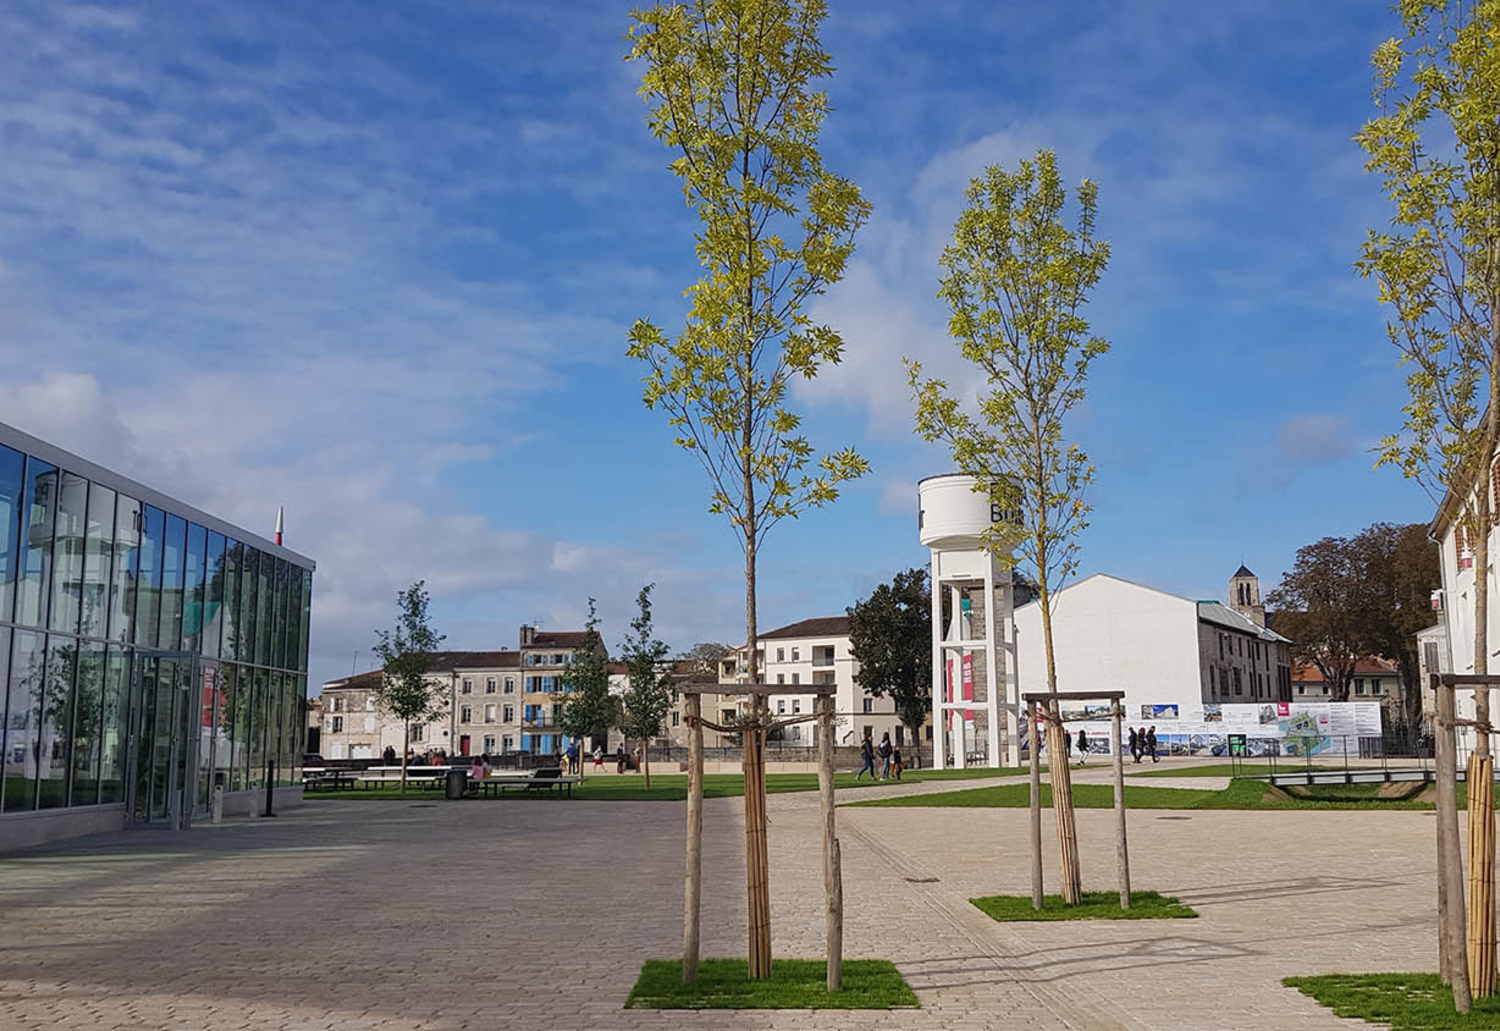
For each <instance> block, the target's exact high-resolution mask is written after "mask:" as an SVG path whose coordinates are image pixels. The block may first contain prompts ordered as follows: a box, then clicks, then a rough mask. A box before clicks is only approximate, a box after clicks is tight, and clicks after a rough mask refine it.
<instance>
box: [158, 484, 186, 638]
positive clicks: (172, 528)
mask: <svg viewBox="0 0 1500 1031" xmlns="http://www.w3.org/2000/svg"><path fill="white" fill-rule="evenodd" d="M186 551H187V520H185V519H183V518H182V516H175V515H170V514H169V515H167V517H166V523H165V531H164V532H163V535H162V549H161V629H160V630H158V631H157V646H158V647H160V648H161V649H162V650H164V651H176V650H177V649H179V648H181V647H182V577H183V572H184V567H185V566H186V565H187V556H186V554H185V552H186Z"/></svg>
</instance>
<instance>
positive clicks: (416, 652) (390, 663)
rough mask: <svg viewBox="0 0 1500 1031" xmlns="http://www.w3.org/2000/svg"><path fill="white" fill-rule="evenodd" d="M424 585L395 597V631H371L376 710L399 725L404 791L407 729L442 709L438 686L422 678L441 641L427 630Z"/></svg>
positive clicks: (420, 583)
mask: <svg viewBox="0 0 1500 1031" xmlns="http://www.w3.org/2000/svg"><path fill="white" fill-rule="evenodd" d="M429 601H430V599H429V598H428V595H427V583H426V581H425V580H418V581H417V582H416V583H414V584H412V585H411V586H410V587H408V588H407V589H406V590H404V591H401V592H399V593H398V594H397V595H396V626H395V628H394V629H391V630H377V631H375V654H376V655H378V656H380V665H381V677H380V682H379V684H378V685H377V686H376V688H375V697H376V700H377V702H378V703H379V705H380V707H381V708H382V709H384V710H385V711H386V712H389V713H390V714H391V715H393V716H395V717H396V718H397V719H399V720H400V721H401V724H402V727H403V728H404V740H403V742H402V747H401V786H402V788H403V789H404V788H405V787H406V752H407V750H408V749H409V748H410V747H411V725H412V724H413V723H425V722H427V721H428V720H433V719H437V718H438V717H439V716H441V715H442V714H443V713H444V712H445V711H447V707H448V694H447V691H446V690H445V689H444V688H443V685H442V684H440V683H436V682H434V681H432V680H430V679H429V678H428V674H429V673H430V672H431V670H432V664H433V658H434V656H433V653H434V652H436V651H437V648H438V645H440V644H442V643H443V635H442V634H439V633H438V632H437V631H435V630H434V629H433V628H432V622H431V620H430V618H429V616H428V613H427V608H428V604H429Z"/></svg>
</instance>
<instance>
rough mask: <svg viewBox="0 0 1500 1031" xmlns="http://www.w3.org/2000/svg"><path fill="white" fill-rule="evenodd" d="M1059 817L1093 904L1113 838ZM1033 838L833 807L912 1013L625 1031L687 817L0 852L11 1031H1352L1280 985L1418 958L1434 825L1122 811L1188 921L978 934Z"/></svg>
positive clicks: (232, 833)
mask: <svg viewBox="0 0 1500 1031" xmlns="http://www.w3.org/2000/svg"><path fill="white" fill-rule="evenodd" d="M955 786H959V785H955V784H953V783H945V784H938V785H931V784H922V785H902V786H899V787H896V786H893V787H890V788H884V787H883V788H864V789H860V790H858V791H846V792H842V793H841V799H842V800H846V801H853V800H857V799H869V798H872V797H877V793H881V794H883V793H897V792H899V793H908V792H913V791H923V792H925V791H931V790H949V789H952V788H953V787H955ZM769 804H770V819H771V842H772V853H771V867H772V868H771V874H772V891H773V903H772V917H773V922H774V926H775V935H776V938H775V948H776V950H777V952H778V954H781V955H801V956H819V955H820V954H821V949H822V934H823V920H822V915H821V914H822V911H821V902H822V887H821V875H820V872H819V868H820V849H819V837H818V834H819V831H818V822H817V803H816V795H815V794H814V793H802V794H783V795H773V796H771V798H770V803H769ZM741 813H742V802H741V801H740V800H739V799H711V800H709V801H708V802H707V803H706V819H705V869H706V870H707V871H708V872H709V873H708V877H707V884H706V886H705V894H704V949H703V952H704V955H709V956H712V955H739V954H741V953H742V952H743V948H744V927H745V908H744V879H743V877H744V875H743V870H744V854H743V853H744V850H743V839H742V826H743V824H742V820H741ZM1078 818H1079V832H1080V837H1081V841H1082V847H1083V856H1084V879H1085V887H1087V888H1111V887H1113V884H1114V862H1113V846H1112V844H1111V837H1110V835H1111V831H1112V824H1111V820H1112V819H1113V814H1112V813H1110V812H1109V811H1107V810H1105V811H1094V810H1080V811H1079V813H1078ZM1026 819H1027V814H1026V811H1025V810H975V809H921V808H899V809H881V808H874V809H848V808H844V809H841V810H840V811H839V827H840V836H841V838H842V840H843V844H844V855H845V873H844V881H845V886H846V888H845V890H846V893H847V919H846V924H847V926H846V932H845V941H846V943H847V948H848V954H849V955H850V956H851V957H858V956H884V957H889V958H891V959H893V960H895V961H896V963H897V964H898V966H899V967H900V968H901V970H902V972H903V973H904V974H905V975H906V977H907V979H908V980H909V981H910V982H911V984H912V986H913V987H914V988H915V989H916V990H917V992H918V994H919V996H920V997H921V999H922V1003H923V1007H924V1008H923V1009H922V1010H921V1011H918V1012H915V1013H913V1012H911V1011H904V1012H899V1013H860V1014H858V1015H850V1014H844V1013H833V1012H823V1013H808V1012H802V1011H785V1012H776V1013H771V1012H741V1013H728V1012H722V1011H720V1012H705V1013H693V1012H686V1013H684V1012H665V1013H657V1012H651V1011H638V1010H622V1009H621V1008H620V1004H621V1002H622V1000H623V999H624V997H625V995H626V993H627V992H628V990H629V988H630V985H631V984H632V983H633V981H634V979H635V976H636V974H637V972H638V971H639V967H640V961H641V960H642V959H644V958H647V957H669V956H675V955H678V954H680V949H681V891H682V834H683V806H682V805H681V804H680V803H675V804H674V803H661V802H586V801H583V800H571V801H570V800H566V799H561V798H558V799H532V800H522V799H515V800H509V801H507V802H488V803H446V802H442V801H440V800H436V799H431V798H425V799H416V800H413V802H410V803H406V802H393V803H387V802H316V803H312V804H309V805H307V806H305V807H303V808H301V809H298V810H295V811H288V812H286V813H285V814H284V815H283V816H282V817H281V818H279V819H277V820H263V821H254V822H239V823H232V824H225V825H224V826H221V827H201V828H197V829H194V830H193V831H191V832H188V833H186V834H182V835H173V834H170V833H168V832H145V833H137V834H134V835H128V836H127V835H117V836H110V837H107V838H95V839H90V840H88V841H86V842H84V843H76V844H73V845H70V846H66V847H58V848H53V849H48V850H45V851H34V852H28V853H21V854H16V855H12V856H9V857H0V1028H5V1029H6V1031H11V1029H16V1031H20V1029H38V1031H40V1029H47V1031H54V1029H57V1031H66V1029H72V1028H78V1029H83V1028H88V1029H101V1031H102V1029H113V1028H132V1029H143V1031H144V1029H150V1031H202V1029H214V1031H218V1029H229V1028H235V1029H241V1028H243V1029H251V1031H310V1029H324V1031H339V1029H350V1031H353V1029H367V1028H403V1029H424V1031H428V1029H430V1031H456V1029H466V1028H472V1029H509V1028H515V1029H522V1028H525V1029H548V1028H567V1029H570V1031H586V1029H596V1028H659V1029H672V1031H680V1029H683V1028H705V1029H707V1028H777V1029H800V1028H815V1027H816V1028H844V1027H853V1026H858V1027H860V1028H861V1029H863V1028H896V1027H901V1028H940V1029H955V1031H957V1029H981V1028H1048V1029H1051V1028H1076V1029H1091V1031H1092V1029H1113V1028H1129V1029H1145V1028H1167V1027H1171V1028H1205V1029H1206V1028H1226V1027H1234V1028H1239V1029H1261V1028H1263V1029H1278V1031H1279V1029H1286V1028H1338V1027H1345V1026H1349V1025H1346V1024H1345V1022H1343V1021H1339V1020H1337V1019H1336V1018H1334V1017H1333V1016H1331V1015H1330V1014H1329V1013H1328V1011H1326V1010H1323V1009H1321V1008H1320V1007H1318V1006H1316V1005H1314V1004H1313V1003H1312V1002H1311V1001H1310V1000H1308V999H1305V998H1304V997H1302V996H1301V995H1299V994H1297V993H1295V992H1292V991H1289V990H1287V989H1283V988H1281V987H1280V986H1279V980H1280V978H1281V977H1282V976H1284V975H1286V974H1289V973H1296V972H1302V971H1313V972H1316V971H1334V970H1403V969H1423V968H1430V967H1431V966H1432V965H1433V963H1434V955H1433V953H1434V944H1433V943H1434V939H1435V932H1434V920H1433V899H1432V895H1433V892H1432V889H1431V887H1430V886H1431V884H1432V876H1433V872H1432V865H1433V859H1432V852H1433V849H1432V833H1433V830H1432V817H1431V816H1430V815H1427V814H1423V813H1413V812H1403V813H1359V812H1347V813H1344V812H1316V813H1315V812H1307V813H1300V812H1292V813H1235V812H1201V813H1200V812H1193V813H1168V812H1134V811H1133V812H1132V813H1131V835H1132V837H1131V853H1132V864H1133V870H1134V874H1135V886H1136V887H1138V888H1156V889H1159V890H1163V891H1170V892H1173V893H1176V894H1179V895H1181V896H1182V897H1183V898H1184V899H1185V901H1187V902H1189V903H1191V904H1192V905H1194V906H1195V907H1197V908H1198V910H1199V912H1200V913H1202V917H1201V918H1200V919H1198V920H1193V921H1143V922H1087V923H1056V924H1011V925H1002V924H996V923H994V922H993V921H991V920H989V919H988V918H986V917H985V916H983V915H982V914H980V913H979V912H978V911H977V910H975V909H974V908H973V907H972V906H971V905H969V904H968V902H967V900H968V898H969V897H971V896H973V895H979V894H993V893H998V892H1009V893H1024V892H1026V891H1027V890H1028V865H1027V857H1026V840H1027V831H1026ZM1047 845H1048V849H1049V851H1048V855H1047V867H1046V869H1047V874H1048V877H1049V879H1050V878H1051V877H1052V876H1053V871H1054V870H1055V858H1054V856H1053V854H1052V851H1051V848H1052V845H1053V841H1052V838H1051V825H1050V820H1049V823H1048V840H1047Z"/></svg>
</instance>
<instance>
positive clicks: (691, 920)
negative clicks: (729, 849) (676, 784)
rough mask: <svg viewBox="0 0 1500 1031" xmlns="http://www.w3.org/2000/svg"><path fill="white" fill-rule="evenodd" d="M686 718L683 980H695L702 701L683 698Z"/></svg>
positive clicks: (700, 859)
mask: <svg viewBox="0 0 1500 1031" xmlns="http://www.w3.org/2000/svg"><path fill="white" fill-rule="evenodd" d="M686 701H687V704H686V706H685V708H686V710H687V720H688V769H687V775H688V797H687V872H686V874H685V876H684V878H683V886H682V983H683V984H697V983H698V927H699V924H698V916H699V908H700V904H701V902H702V897H703V724H702V723H701V722H699V720H700V717H701V716H702V715H703V700H702V698H701V697H700V696H699V695H696V694H690V695H688V696H687V698H686Z"/></svg>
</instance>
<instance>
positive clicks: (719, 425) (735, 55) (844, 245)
mask: <svg viewBox="0 0 1500 1031" xmlns="http://www.w3.org/2000/svg"><path fill="white" fill-rule="evenodd" d="M826 14H827V4H826V3H825V2H824V0H684V2H680V3H664V4H657V5H656V6H654V7H651V8H650V9H648V10H644V11H637V12H636V13H634V14H633V15H632V16H631V18H632V21H633V24H632V25H631V27H630V32H629V39H630V44H631V48H630V54H629V58H630V59H631V60H635V61H640V62H642V63H643V65H644V73H643V75H642V77H641V89H640V92H641V94H642V96H643V97H645V98H646V99H647V101H648V102H649V103H650V105H651V111H650V114H649V116H648V124H649V126H650V129H651V132H652V134H653V135H655V136H656V138H657V139H659V140H660V141H661V142H662V143H663V144H664V145H665V146H666V147H667V148H668V149H669V150H671V151H672V152H673V153H674V154H676V155H677V156H676V157H675V159H674V160H673V161H672V164H671V168H672V172H673V174H674V175H676V176H677V177H678V179H679V180H680V181H681V183H682V191H683V195H684V197H685V198H686V200H687V202H688V204H689V205H690V206H692V207H693V208H694V209H695V210H696V212H697V214H698V219H699V222H700V229H699V231H698V233H696V234H695V237H694V250H695V252H696V254H697V256H698V260H699V262H700V264H701V265H702V266H703V271H704V274H703V276H702V278H700V279H699V280H698V281H697V282H696V283H694V284H693V286H692V287H691V288H689V290H688V296H689V298H690V299H691V306H690V308H689V310H688V313H687V322H686V325H685V326H684V328H683V330H682V332H681V333H680V334H678V335H677V336H675V337H673V336H670V335H668V334H667V333H666V332H664V331H663V330H662V329H661V328H659V327H658V326H657V325H655V324H654V323H652V322H651V321H650V320H648V319H640V320H638V321H637V322H636V323H635V324H634V325H633V326H632V327H631V330H630V352H629V353H630V355H631V356H632V357H634V358H636V359H638V360H639V361H641V362H644V363H645V365H646V376H645V383H646V389H645V402H646V405H647V406H648V407H650V408H653V409H654V408H658V407H660V408H661V409H663V410H664V411H665V412H666V413H667V416H668V422H669V423H670V425H671V426H672V427H673V428H674V429H675V430H676V431H677V437H676V442H677V443H678V444H679V445H680V446H682V447H684V448H686V449H688V450H690V451H691V452H693V454H694V455H696V456H697V457H698V461H699V462H700V463H701V464H702V466H703V469H704V471H705V472H706V473H707V474H708V478H709V484H710V498H711V500H710V504H709V510H710V511H711V512H715V513H720V514H723V515H726V516H728V517H729V521H730V525H731V526H732V527H733V529H734V533H735V536H736V537H737V538H738V540H739V542H740V547H741V549H742V551H743V552H744V558H745V647H746V648H747V649H748V654H749V662H748V668H747V670H746V673H747V678H748V679H749V680H751V681H755V680H756V679H757V674H758V670H757V668H756V667H757V662H756V647H757V645H758V643H759V642H758V637H759V634H758V627H757V622H756V568H757V567H756V563H757V559H758V557H759V555H760V549H761V546H762V545H763V543H764V542H765V539H766V535H767V534H768V533H769V532H770V530H771V529H772V528H773V527H774V526H776V524H777V523H779V522H781V521H782V520H783V519H787V518H789V517H796V516H798V515H799V514H800V513H802V512H804V511H806V510H808V509H812V508H819V507H821V506H823V505H827V504H828V503H830V502H832V501H833V500H834V499H836V498H837V497H838V493H839V485H840V484H841V483H843V482H844V481H846V480H850V479H854V478H856V477H859V476H862V475H864V473H865V472H866V471H867V470H868V468H869V465H868V463H867V462H866V461H865V460H864V459H863V458H862V457H860V456H859V455H858V454H857V453H856V452H855V451H854V450H853V449H852V448H846V449H845V450H842V451H838V452H834V453H831V454H827V455H824V456H823V457H822V458H820V459H816V460H815V459H814V457H813V449H812V446H811V445H810V444H809V443H808V441H807V438H806V437H804V436H802V434H801V433H800V432H799V427H800V425H801V418H800V417H799V416H798V415H797V414H795V413H794V412H793V411H792V410H791V408H790V407H789V405H788V400H787V390H788V386H789V384H790V383H791V381H792V379H793V378H794V377H801V378H802V379H812V378H813V377H815V376H816V375H817V374H818V370H819V369H820V368H821V367H822V366H823V365H824V364H833V363H837V362H838V361H839V359H840V358H841V357H842V355H843V350H844V342H843V339H842V338H841V337H840V336H839V334H838V332H837V331H836V330H835V329H834V328H833V327H831V326H828V325H820V324H818V323H815V322H814V321H813V320H812V319H811V318H809V317H808V316H807V315H806V314H804V313H803V307H804V305H806V304H807V303H808V302H809V301H810V300H811V299H812V298H814V297H816V296H817V295H819V294H821V293H823V291H824V290H826V289H827V287H828V286H829V284H831V283H835V282H837V281H838V280H839V279H840V278H841V277H842V276H843V273H844V267H845V264H846V263H847V262H848V260H849V255H850V254H851V253H852V252H853V250H854V235H855V233H856V232H857V231H858V229H859V227H860V226H862V225H863V224H864V222H865V220H866V219H868V218H869V214H870V205H869V204H868V203H867V202H866V201H865V199H864V198H863V197H862V196H861V195H860V192H859V187H858V186H856V185H855V183H854V182H853V180H850V179H847V178H844V177H842V176H839V175H835V174H834V173H832V172H830V171H829V170H828V169H827V168H825V167H824V164H823V156H822V154H821V153H820V152H819V149H818V134H819V131H820V130H821V128H822V125H823V119H824V117H825V115H826V114H827V111H828V95H827V94H826V93H824V92H822V91H821V90H819V89H816V88H815V87H816V85H817V84H818V82H819V81H820V80H822V79H825V78H827V77H829V76H830V75H832V73H833V65H832V62H831V60H830V58H829V55H828V53H827V52H826V51H825V50H824V49H823V46H822V43H821V42H820V40H819V38H818V31H819V28H820V26H821V25H822V22H823V18H824V17H825V15H826ZM756 708H757V709H758V708H759V704H758V703H757V705H756ZM763 716H764V714H763V713H760V712H752V713H751V714H750V718H751V719H752V720H761V721H763ZM755 728H756V724H752V725H751V728H750V729H748V730H747V731H746V732H745V734H744V735H743V737H744V752H743V754H744V765H745V771H746V784H747V790H746V791H745V816H746V839H747V842H748V855H747V860H746V895H747V899H748V902H749V906H750V911H751V916H750V920H749V925H750V950H749V971H750V976H751V977H752V978H760V977H768V976H770V952H771V940H770V899H769V893H768V890H767V888H766V886H765V884H764V881H763V880H762V879H761V878H760V875H759V873H758V871H763V870H765V869H766V867H767V859H766V848H765V840H766V839H765V815H764V799H763V797H762V796H761V792H760V791H758V790H756V791H753V790H750V787H749V785H750V783H751V780H752V777H751V775H752V774H753V773H754V772H756V771H758V770H760V769H761V768H762V761H763V760H762V757H763V754H764V753H763V748H764V745H763V742H764V738H765V731H764V730H763V729H755ZM689 879H690V881H691V880H693V878H692V877H690V878H689ZM683 972H684V976H685V977H688V976H689V975H690V972H691V970H690V967H689V966H687V965H685V966H684V971H683Z"/></svg>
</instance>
